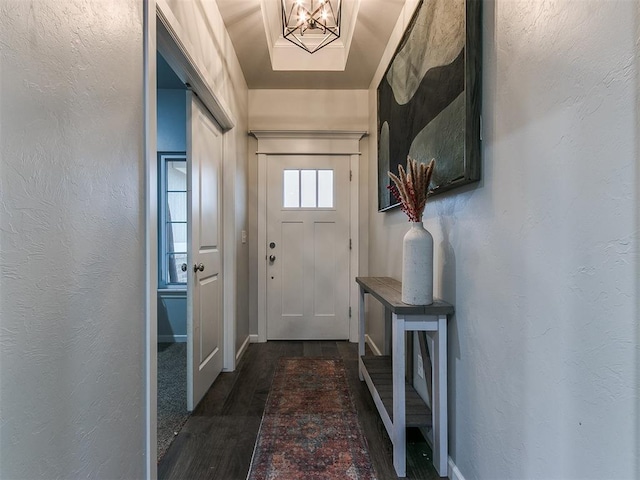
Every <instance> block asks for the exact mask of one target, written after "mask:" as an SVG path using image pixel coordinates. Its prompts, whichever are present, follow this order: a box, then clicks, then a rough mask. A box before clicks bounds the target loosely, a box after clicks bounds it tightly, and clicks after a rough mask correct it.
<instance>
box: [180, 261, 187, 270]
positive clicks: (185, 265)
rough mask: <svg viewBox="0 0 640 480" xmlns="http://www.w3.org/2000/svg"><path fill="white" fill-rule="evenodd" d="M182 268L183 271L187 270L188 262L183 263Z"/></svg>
mask: <svg viewBox="0 0 640 480" xmlns="http://www.w3.org/2000/svg"><path fill="white" fill-rule="evenodd" d="M180 270H182V271H183V272H186V271H187V264H186V263H183V264H182V265H180Z"/></svg>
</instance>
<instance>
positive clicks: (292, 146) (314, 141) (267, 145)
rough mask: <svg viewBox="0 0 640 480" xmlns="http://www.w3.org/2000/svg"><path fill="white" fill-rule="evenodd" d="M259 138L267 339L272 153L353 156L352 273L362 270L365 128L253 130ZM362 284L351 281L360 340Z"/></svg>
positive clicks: (354, 327) (354, 330)
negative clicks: (362, 146) (361, 171)
mask: <svg viewBox="0 0 640 480" xmlns="http://www.w3.org/2000/svg"><path fill="white" fill-rule="evenodd" d="M250 133H251V135H253V136H254V137H255V138H256V139H257V140H258V152H257V158H258V212H257V213H258V240H257V241H258V342H266V341H267V296H266V291H267V266H266V262H264V261H261V260H262V259H265V258H266V257H267V210H266V209H267V163H268V157H269V155H345V156H349V165H350V169H351V175H352V181H351V182H350V183H349V185H350V188H349V190H350V191H349V195H350V208H351V211H350V218H351V221H350V227H349V234H350V238H351V242H352V249H351V251H350V253H351V254H350V260H349V262H350V265H349V267H350V272H351V276H352V277H355V275H357V274H358V272H359V268H358V267H359V262H358V259H359V244H360V241H359V229H358V225H359V187H358V183H359V182H358V179H359V177H360V176H359V164H360V155H361V153H360V139H362V137H364V136H365V135H366V132H362V131H342V132H336V131H273V130H253V131H251V132H250ZM357 299H358V288H357V285H356V282H355V279H354V280H353V282H351V284H350V285H349V304H350V305H351V318H350V319H349V340H350V341H351V342H357V341H358V308H359V307H358V301H357Z"/></svg>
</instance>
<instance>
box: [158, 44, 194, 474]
mask: <svg viewBox="0 0 640 480" xmlns="http://www.w3.org/2000/svg"><path fill="white" fill-rule="evenodd" d="M156 65H157V77H156V86H157V89H156V109H157V110H156V111H157V158H158V357H157V376H158V389H157V405H158V409H157V439H158V445H157V452H158V461H159V460H160V459H161V458H162V456H163V455H164V454H165V453H166V451H167V450H168V448H169V446H170V445H171V442H172V441H173V439H174V438H175V435H176V434H177V433H178V432H179V431H180V429H181V428H182V426H183V425H184V423H185V422H186V420H187V419H188V418H189V412H188V410H187V343H186V342H187V269H186V266H187V228H188V221H189V219H188V217H187V157H186V150H187V141H186V131H187V123H186V122H187V107H186V88H187V87H186V86H185V84H184V83H183V82H182V81H181V80H180V79H179V78H178V76H177V75H176V73H175V72H174V71H173V69H172V68H171V67H170V66H169V64H168V63H167V61H166V60H165V59H164V57H163V56H162V55H161V54H160V53H159V52H158V53H157V54H156Z"/></svg>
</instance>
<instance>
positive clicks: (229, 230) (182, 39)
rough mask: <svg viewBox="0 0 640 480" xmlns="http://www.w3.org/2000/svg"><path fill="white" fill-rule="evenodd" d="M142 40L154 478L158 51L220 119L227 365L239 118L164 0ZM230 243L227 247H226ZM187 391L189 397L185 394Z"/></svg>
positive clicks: (153, 465) (230, 360)
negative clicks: (229, 150) (229, 161)
mask: <svg viewBox="0 0 640 480" xmlns="http://www.w3.org/2000/svg"><path fill="white" fill-rule="evenodd" d="M143 23H144V27H143V42H144V53H143V55H144V99H145V114H144V123H145V127H144V128H145V141H144V157H145V172H146V175H145V185H144V189H145V193H144V201H145V213H146V255H145V259H146V265H145V273H146V280H145V283H146V293H145V311H146V319H145V320H146V324H145V331H146V335H145V402H144V403H145V430H146V441H145V447H144V451H145V478H146V479H147V480H153V479H155V478H157V476H158V465H157V449H158V445H157V433H156V430H157V423H158V418H157V415H158V411H157V392H158V388H157V387H158V370H157V361H158V311H157V298H158V189H157V186H158V164H157V118H156V116H157V103H156V101H157V95H156V80H157V72H156V68H157V66H156V51H159V52H160V53H161V54H162V55H163V57H164V58H165V59H166V60H167V62H168V63H169V65H170V66H171V68H172V69H173V70H174V71H175V73H176V74H177V75H178V77H179V78H180V80H182V81H183V82H184V83H185V84H189V85H190V86H191V89H192V90H193V91H194V92H195V93H196V94H197V95H198V97H199V98H200V100H201V101H202V103H204V105H205V106H206V108H207V109H208V110H209V112H210V113H211V114H212V116H213V118H214V119H215V120H216V122H217V123H218V124H219V126H220V128H221V132H222V135H223V142H222V155H223V165H222V168H223V170H222V175H223V183H224V185H225V187H223V190H222V206H221V207H222V210H221V211H222V215H223V220H222V228H223V237H222V240H221V244H222V246H223V248H224V250H223V251H224V252H225V253H223V258H222V274H223V295H222V298H223V315H224V319H223V328H224V333H223V336H224V361H223V371H232V370H234V369H235V363H236V358H235V336H236V325H235V321H234V317H235V302H236V290H235V285H234V282H235V272H234V271H233V268H234V264H235V262H234V261H233V259H234V258H235V248H234V241H233V235H234V231H235V225H234V213H233V208H234V205H233V201H230V199H233V193H234V192H233V190H232V188H233V185H234V184H233V182H228V181H227V176H232V175H233V172H229V171H228V170H229V169H228V168H227V169H225V168H224V154H225V151H226V137H225V134H226V133H227V132H228V131H229V130H230V129H232V128H234V127H235V125H236V121H235V119H234V117H233V115H232V114H231V110H230V109H229V108H228V106H227V105H226V103H225V101H224V99H223V96H222V94H221V92H219V91H217V89H215V88H214V86H213V85H211V83H210V82H209V81H208V80H206V79H207V78H214V77H213V76H212V75H210V73H209V72H208V71H207V69H206V68H205V67H204V66H203V65H200V64H198V62H197V61H196V60H195V59H194V57H193V56H192V55H191V53H190V52H194V51H195V49H194V48H193V46H192V45H191V44H190V43H189V41H188V40H187V36H186V35H185V34H184V31H183V27H182V26H181V25H180V23H179V22H178V20H177V19H176V17H175V16H174V15H173V13H172V12H171V9H170V7H169V6H168V4H167V2H166V0H144V2H143ZM225 247H226V248H225ZM186 393H187V392H186V391H185V398H186Z"/></svg>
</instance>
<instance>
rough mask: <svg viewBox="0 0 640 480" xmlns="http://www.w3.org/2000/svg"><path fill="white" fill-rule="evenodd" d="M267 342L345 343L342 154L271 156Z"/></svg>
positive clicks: (345, 179) (345, 170) (345, 162)
mask: <svg viewBox="0 0 640 480" xmlns="http://www.w3.org/2000/svg"><path fill="white" fill-rule="evenodd" d="M267 172H268V173H267V255H266V258H265V262H266V263H267V268H266V272H267V338H268V339H269V340H285V339H288V340H293V339H296V340H309V339H348V338H349V262H350V252H349V250H350V241H349V215H350V205H349V198H350V190H349V181H350V179H349V175H350V170H349V157H348V156H338V155H332V156H325V155H317V156H310V155H307V156H302V155H295V156H277V155H270V156H269V157H268V165H267Z"/></svg>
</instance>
